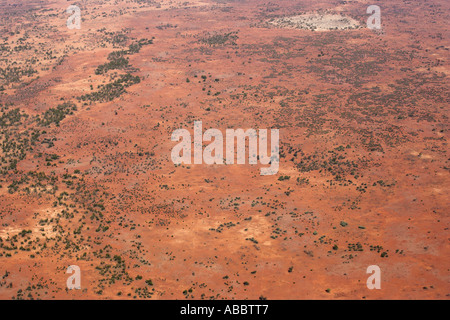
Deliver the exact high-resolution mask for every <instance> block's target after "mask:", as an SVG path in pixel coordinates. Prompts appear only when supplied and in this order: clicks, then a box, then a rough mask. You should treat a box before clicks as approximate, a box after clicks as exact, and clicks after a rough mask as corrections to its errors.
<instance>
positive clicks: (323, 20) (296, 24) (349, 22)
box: [270, 13, 360, 31]
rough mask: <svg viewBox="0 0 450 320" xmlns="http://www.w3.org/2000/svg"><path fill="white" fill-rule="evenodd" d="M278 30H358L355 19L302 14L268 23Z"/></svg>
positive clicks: (330, 15)
mask: <svg viewBox="0 0 450 320" xmlns="http://www.w3.org/2000/svg"><path fill="white" fill-rule="evenodd" d="M270 24H273V25H275V26H276V27H278V28H289V29H305V30H312V31H316V30H317V31H329V30H346V29H357V28H360V24H359V22H358V21H356V20H355V19H352V18H350V17H347V16H343V15H340V14H318V13H312V14H302V15H297V16H293V17H284V18H279V19H275V20H273V21H270Z"/></svg>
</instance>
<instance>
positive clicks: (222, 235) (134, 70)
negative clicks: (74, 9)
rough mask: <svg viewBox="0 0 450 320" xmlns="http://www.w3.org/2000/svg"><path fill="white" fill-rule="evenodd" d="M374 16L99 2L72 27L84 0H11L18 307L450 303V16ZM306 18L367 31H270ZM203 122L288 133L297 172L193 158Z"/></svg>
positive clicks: (295, 8)
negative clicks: (111, 61)
mask: <svg viewBox="0 0 450 320" xmlns="http://www.w3.org/2000/svg"><path fill="white" fill-rule="evenodd" d="M370 4H372V3H369V2H368V1H349V2H345V1H276V2H267V1H256V0H248V1H227V0H222V1H219V0H216V1H212V0H204V1H197V0H191V1H150V0H148V1H144V0H142V1H138V0H134V1H131V0H129V1H80V2H79V3H78V5H79V6H80V8H81V13H82V18H83V21H82V23H81V29H79V30H77V29H72V30H70V29H68V28H67V27H66V20H67V18H68V16H69V14H67V13H66V11H65V10H66V8H67V6H68V5H69V4H68V2H67V1H26V2H22V1H3V2H2V4H1V5H0V16H1V21H2V23H1V26H0V27H1V29H2V30H1V34H2V44H1V49H2V51H1V52H0V53H1V59H0V68H1V70H0V71H2V74H1V77H0V87H1V88H2V89H3V91H1V95H0V102H1V104H2V105H1V109H0V110H1V113H0V116H1V117H2V118H1V119H0V120H1V121H0V125H1V135H0V142H1V143H2V150H0V156H1V160H2V162H1V164H0V166H1V171H0V186H1V188H0V239H1V242H0V298H1V299H124V298H125V299H147V298H149V299H259V298H261V299H263V298H267V299H398V298H400V299H448V297H449V294H450V285H449V266H450V264H449V253H450V252H449V237H448V235H449V233H448V227H449V222H450V219H449V206H448V204H449V196H448V189H449V154H448V142H447V139H448V129H449V128H448V127H449V121H448V116H449V113H448V105H449V101H450V99H449V90H448V89H449V85H448V84H449V82H448V73H449V63H448V57H449V48H450V46H449V42H448V40H449V38H448V36H449V30H448V20H447V19H446V16H447V15H448V12H449V7H450V3H449V2H448V1H444V0H435V1H428V2H421V1H409V2H406V1H400V2H399V1H397V0H387V1H383V4H382V5H380V6H381V9H382V25H383V31H382V32H380V31H378V32H375V31H372V30H370V29H368V28H365V27H364V26H365V23H366V20H367V17H368V15H367V14H366V8H367V7H368V6H369V5H370ZM302 13H319V14H321V13H331V14H343V15H346V16H349V17H352V18H353V19H355V20H357V21H359V22H360V24H361V26H362V27H360V28H357V29H353V30H332V31H311V30H301V29H283V28H277V27H276V26H274V25H271V24H269V23H268V21H270V20H271V19H275V18H279V17H288V16H292V15H298V14H302ZM140 39H148V40H151V39H153V41H152V42H153V43H152V44H146V45H143V46H142V47H141V48H140V50H139V52H136V53H133V54H128V55H126V58H127V59H128V60H129V65H128V67H126V68H122V69H117V70H110V71H108V72H106V73H104V74H96V72H95V71H96V69H97V67H98V66H99V65H102V64H105V63H107V62H108V55H109V54H110V53H111V52H114V51H120V50H127V49H128V46H129V45H131V44H133V43H136V42H137V41H139V40H140ZM8 67H9V69H7V68H8ZM14 67H16V68H20V69H19V71H18V69H15V71H11V68H14ZM8 70H9V71H8ZM24 70H25V71H26V70H28V71H30V70H34V71H30V72H22V71H24ZM126 73H129V74H131V75H132V76H138V77H139V79H140V82H139V83H136V84H132V85H130V86H129V87H127V88H125V90H126V92H124V93H122V94H120V95H119V96H116V97H113V99H112V101H92V100H89V99H87V100H85V101H83V100H82V99H80V97H81V96H83V95H85V94H89V93H92V92H95V91H99V90H101V88H99V86H101V85H106V84H108V83H111V82H113V81H114V80H115V79H118V77H119V76H120V75H124V74H126ZM14 75H17V76H14ZM202 76H204V77H203V78H202ZM187 79H189V81H188V80H187ZM91 85H92V88H91V87H90V86H91ZM65 102H66V103H68V102H71V103H73V104H74V105H75V107H76V110H72V111H71V112H70V114H66V115H65V117H64V116H63V119H61V121H59V123H56V122H58V121H49V122H45V121H43V120H42V119H46V117H47V119H49V117H48V115H49V113H48V112H49V110H56V109H55V108H57V106H58V105H60V104H63V103H65ZM15 109H18V111H17V112H18V116H17V115H16V118H17V117H18V118H19V120H18V121H15V120H11V119H13V116H12V115H13V112H14V110H15ZM46 112H47V114H46ZM21 115H22V116H21ZM195 120H201V121H203V129H204V130H206V129H207V128H217V129H219V130H221V131H223V132H225V130H226V129H228V128H244V129H248V128H256V129H259V128H261V129H265V128H268V129H270V128H278V129H279V130H280V148H281V151H280V153H281V163H280V171H279V172H278V174H276V175H273V176H261V175H260V167H261V166H260V165H206V164H203V165H181V166H175V165H174V164H173V163H172V161H171V158H170V155H171V150H172V148H173V147H174V146H175V145H176V143H175V142H172V141H171V139H170V137H171V134H172V132H173V131H174V130H175V129H178V128H185V129H188V130H189V131H190V132H192V131H193V123H194V121H195ZM33 130H34V131H33ZM32 132H34V133H35V134H36V136H37V138H35V139H34V140H33V139H32ZM52 156H53V159H52ZM14 163H17V164H16V165H14ZM69 265H78V266H79V267H80V269H81V286H82V289H81V290H67V288H66V279H67V278H68V276H69V275H68V274H66V273H65V272H66V270H67V267H68V266H69ZM370 265H378V266H379V267H380V268H381V289H380V290H369V289H368V288H367V286H366V280H367V278H368V276H369V275H368V274H366V269H367V267H368V266H370ZM146 280H152V281H151V283H150V282H149V281H147V282H146Z"/></svg>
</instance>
